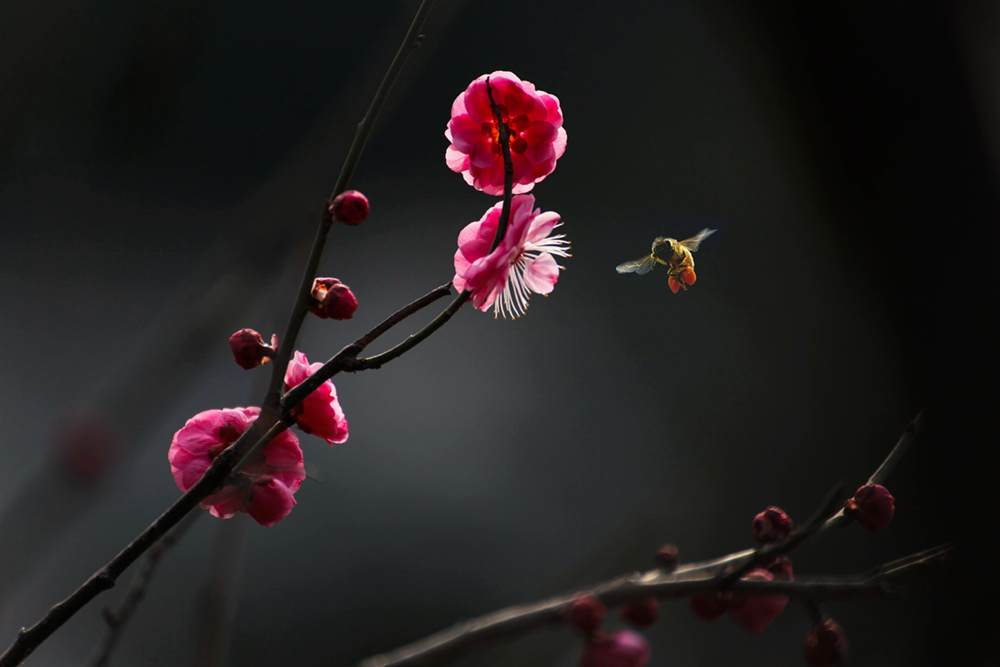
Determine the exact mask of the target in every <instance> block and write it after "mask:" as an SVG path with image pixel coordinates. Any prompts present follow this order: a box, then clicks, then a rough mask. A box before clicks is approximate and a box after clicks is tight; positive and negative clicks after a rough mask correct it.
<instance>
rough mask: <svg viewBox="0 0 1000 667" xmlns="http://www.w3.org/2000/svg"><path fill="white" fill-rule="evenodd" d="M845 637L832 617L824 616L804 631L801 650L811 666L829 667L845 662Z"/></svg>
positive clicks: (846, 646) (842, 630) (846, 647)
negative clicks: (819, 621) (807, 630)
mask: <svg viewBox="0 0 1000 667" xmlns="http://www.w3.org/2000/svg"><path fill="white" fill-rule="evenodd" d="M847 649H848V645H847V637H846V635H844V629H843V628H841V627H840V626H839V625H838V624H837V622H836V621H834V620H833V619H832V618H825V619H823V621H822V622H821V623H819V624H817V625H814V626H813V627H812V628H810V629H809V632H807V633H806V636H805V640H804V641H803V651H804V653H805V657H806V663H807V664H809V665H811V666H812V667H831V666H832V665H843V664H845V663H846V662H847Z"/></svg>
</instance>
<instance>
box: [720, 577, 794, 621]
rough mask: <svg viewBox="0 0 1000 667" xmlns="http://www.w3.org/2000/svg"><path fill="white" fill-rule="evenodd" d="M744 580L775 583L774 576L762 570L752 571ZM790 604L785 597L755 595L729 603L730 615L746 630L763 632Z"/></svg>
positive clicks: (735, 599)
mask: <svg viewBox="0 0 1000 667" xmlns="http://www.w3.org/2000/svg"><path fill="white" fill-rule="evenodd" d="M743 579H745V580H747V581H774V575H773V574H771V573H770V572H768V571H767V570H764V569H762V568H757V569H755V570H751V571H750V573H749V574H747V575H746V576H745V577H743ZM786 604H788V597H786V596H784V595H754V596H752V597H747V598H734V599H733V600H732V602H730V603H729V615H730V616H732V617H733V620H734V621H736V622H737V623H739V624H740V625H741V626H742V627H743V629H744V630H747V631H749V632H761V631H762V630H764V628H766V627H767V626H769V625H771V622H772V621H773V620H774V619H776V618H777V617H778V616H779V615H780V614H781V612H782V611H784V609H785V605H786Z"/></svg>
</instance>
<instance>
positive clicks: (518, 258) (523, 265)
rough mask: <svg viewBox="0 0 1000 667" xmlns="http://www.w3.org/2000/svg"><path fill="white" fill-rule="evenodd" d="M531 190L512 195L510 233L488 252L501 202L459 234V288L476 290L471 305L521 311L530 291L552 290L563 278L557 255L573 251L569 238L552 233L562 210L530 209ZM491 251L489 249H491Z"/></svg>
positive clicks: (502, 311)
mask: <svg viewBox="0 0 1000 667" xmlns="http://www.w3.org/2000/svg"><path fill="white" fill-rule="evenodd" d="M534 204H535V197H534V196H533V195H524V196H521V197H514V200H513V203H512V204H511V211H510V222H509V223H508V225H507V233H506V235H505V236H504V239H503V241H501V242H500V245H498V246H497V248H496V250H494V251H493V252H489V250H490V246H491V245H493V237H494V236H495V235H496V232H497V224H498V223H499V222H500V209H501V208H502V207H503V204H502V202H498V203H497V204H496V205H495V206H493V207H492V208H490V209H489V210H488V211H486V213H485V215H483V217H482V218H481V219H480V220H479V221H478V222H473V223H470V224H468V225H466V227H465V229H463V230H462V232H461V233H460V234H459V235H458V251H457V252H456V253H455V280H454V285H455V289H457V290H458V291H459V292H462V291H464V290H470V291H471V292H472V305H473V306H475V307H476V308H478V309H479V310H483V311H485V310H486V309H487V308H489V307H490V306H493V313H494V316H496V315H503V316H504V317H507V316H508V315H509V316H510V317H518V316H519V315H523V314H524V311H525V310H526V309H527V308H528V296H529V295H530V293H531V292H534V293H536V294H548V293H549V292H551V291H552V288H553V287H555V284H556V281H557V280H559V269H561V268H563V267H561V266H559V265H558V264H557V263H556V260H555V258H554V257H553V255H556V256H559V257H569V256H570V255H569V252H568V249H569V241H566V240H564V238H563V234H557V235H555V236H549V233H550V232H551V231H552V230H553V229H555V228H556V227H558V226H560V225H561V224H562V223H561V222H559V214H558V213H555V212H553V211H546V212H545V213H541V212H540V211H541V209H535V210H532V206H534ZM487 253H489V254H487Z"/></svg>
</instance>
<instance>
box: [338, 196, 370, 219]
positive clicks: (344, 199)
mask: <svg viewBox="0 0 1000 667" xmlns="http://www.w3.org/2000/svg"><path fill="white" fill-rule="evenodd" d="M368 209H369V206H368V197H365V196H364V195H363V194H361V193H360V192H358V191H357V190H348V191H347V192H341V193H340V194H339V195H337V196H336V197H334V199H333V202H332V203H331V204H330V214H331V215H333V217H334V218H336V219H337V220H338V221H339V222H342V223H344V224H345V225H360V224H361V223H362V222H364V221H365V218H367V217H368Z"/></svg>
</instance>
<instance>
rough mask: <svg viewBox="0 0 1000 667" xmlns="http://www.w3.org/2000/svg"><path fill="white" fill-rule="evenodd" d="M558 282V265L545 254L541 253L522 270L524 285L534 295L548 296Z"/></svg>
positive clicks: (550, 256)
mask: <svg viewBox="0 0 1000 667" xmlns="http://www.w3.org/2000/svg"><path fill="white" fill-rule="evenodd" d="M557 280H559V265H558V264H556V260H555V259H554V258H553V257H552V255H550V254H549V253H547V252H543V253H542V254H541V255H539V256H538V258H537V259H535V261H533V262H529V263H528V265H527V267H525V269H524V284H525V285H527V286H528V289H530V290H531V291H532V292H535V293H536V294H548V293H549V292H551V291H552V288H553V287H555V284H556V281H557Z"/></svg>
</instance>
